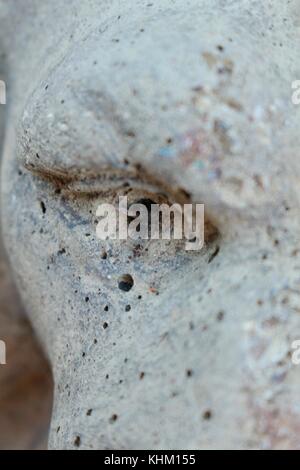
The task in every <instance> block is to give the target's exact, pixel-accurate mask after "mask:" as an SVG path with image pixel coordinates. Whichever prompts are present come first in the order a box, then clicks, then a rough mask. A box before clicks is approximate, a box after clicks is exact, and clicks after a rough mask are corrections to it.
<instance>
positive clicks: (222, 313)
mask: <svg viewBox="0 0 300 470" xmlns="http://www.w3.org/2000/svg"><path fill="white" fill-rule="evenodd" d="M223 319H224V312H223V311H222V310H221V311H220V312H219V313H218V315H217V320H218V321H222V320H223Z"/></svg>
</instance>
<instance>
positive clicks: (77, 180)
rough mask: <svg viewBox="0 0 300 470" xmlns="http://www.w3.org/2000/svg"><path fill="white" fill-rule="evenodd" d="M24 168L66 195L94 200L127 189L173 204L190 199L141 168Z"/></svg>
mask: <svg viewBox="0 0 300 470" xmlns="http://www.w3.org/2000/svg"><path fill="white" fill-rule="evenodd" d="M24 166H25V168H26V169H27V170H28V171H30V172H31V173H32V174H34V175H36V176H37V177H40V178H43V179H45V180H47V181H48V182H50V183H52V184H53V186H55V187H56V188H59V189H60V190H61V191H62V192H63V193H64V194H65V195H73V196H77V197H85V196H90V197H92V196H95V197H96V196H97V195H101V194H104V193H107V192H117V191H118V190H121V189H124V187H126V186H128V187H129V188H132V189H138V190H139V191H144V192H152V193H154V194H159V193H160V194H163V195H165V196H166V197H167V198H168V199H169V200H170V201H173V202H178V203H185V202H187V201H188V200H189V195H188V194H187V193H186V192H185V191H184V190H182V189H178V188H172V187H170V186H169V185H168V184H167V183H166V182H165V181H160V180H158V179H157V178H154V177H153V176H152V175H150V174H149V173H147V172H146V171H145V170H144V169H143V168H142V167H141V166H140V165H137V166H134V165H133V166H129V165H126V166H124V168H113V167H111V166H110V167H102V168H101V169H99V170H98V171H96V170H94V171H86V170H78V169H76V170H62V169H53V168H51V169H50V168H48V167H47V168H46V167H45V166H42V165H40V164H39V165H32V164H29V165H28V164H25V165H24Z"/></svg>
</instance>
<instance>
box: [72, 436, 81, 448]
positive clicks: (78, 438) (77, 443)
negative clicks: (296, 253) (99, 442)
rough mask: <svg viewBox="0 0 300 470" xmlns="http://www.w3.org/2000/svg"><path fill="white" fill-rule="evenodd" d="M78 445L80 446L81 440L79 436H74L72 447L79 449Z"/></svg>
mask: <svg viewBox="0 0 300 470" xmlns="http://www.w3.org/2000/svg"><path fill="white" fill-rule="evenodd" d="M80 444H81V439H80V437H79V436H76V438H75V441H74V446H75V447H80Z"/></svg>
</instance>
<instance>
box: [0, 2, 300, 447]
mask: <svg viewBox="0 0 300 470" xmlns="http://www.w3.org/2000/svg"><path fill="white" fill-rule="evenodd" d="M12 3H13V2H12ZM15 3H16V4H17V5H18V9H17V10H14V15H13V19H14V20H13V22H16V24H13V22H9V21H5V23H4V24H7V25H8V30H7V31H6V30H5V29H4V33H5V34H4V38H3V43H4V48H5V51H6V54H7V69H8V73H9V77H10V78H9V80H10V81H9V83H10V94H11V95H10V96H11V100H10V104H9V119H10V126H9V128H8V129H7V132H6V143H5V149H4V165H3V175H2V207H3V220H4V221H5V223H4V226H3V229H4V236H5V241H6V246H7V249H8V251H9V254H10V259H11V263H12V266H13V269H14V273H15V278H16V280H17V282H18V286H19V290H20V293H21V295H22V299H23V302H24V305H26V308H27V311H28V315H29V317H30V318H31V321H32V322H33V324H34V327H35V329H36V331H37V332H38V335H39V338H40V339H41V341H42V343H43V345H44V347H45V349H46V351H47V353H48V355H49V357H50V360H51V363H52V366H53V369H54V378H55V404H54V412H53V419H52V426H51V437H50V447H51V448H82V449H85V448H87V449H91V448H107V447H108V448H170V449H174V448H274V449H275V448H299V439H298V436H299V430H300V429H299V428H300V425H299V418H300V416H299V414H300V413H299V398H298V396H299V393H298V388H299V385H300V369H299V368H297V367H295V366H293V365H292V363H291V358H290V356H291V343H292V341H293V340H294V339H298V337H299V334H300V325H299V295H300V291H299V282H300V277H299V266H300V265H299V256H300V251H299V237H298V233H299V232H298V230H299V213H298V206H299V184H298V182H299V165H300V160H299V158H297V157H298V155H299V148H300V147H299V145H300V132H299V130H300V127H299V123H300V120H299V118H300V111H299V107H298V108H297V107H295V106H293V105H292V103H291V83H292V81H293V80H296V79H297V78H299V73H300V59H299V29H300V6H299V2H298V1H296V0H293V1H291V2H289V3H283V2H281V1H280V0H273V1H269V2H267V3H266V2H261V1H246V0H243V1H235V0H233V1H230V2H227V1H226V2H225V1H223V0H213V1H210V2H207V1H196V0H191V1H189V2H186V1H182V0H176V1H172V2H171V1H170V0H162V1H160V2H156V1H154V2H151V3H150V2H145V1H138V0H135V1H132V2H128V3H126V4H122V5H121V4H120V3H119V2H114V1H113V2H111V1H110V2H106V1H89V2H87V1H81V2H79V1H75V0H73V1H70V2H68V7H67V8H66V4H65V2H63V1H59V0H55V1H51V2H43V4H41V2H37V1H28V2H26V5H25V4H24V2H21V1H17V0H16V1H15ZM2 4H3V2H2ZM3 8H4V9H2V15H3V16H4V15H5V14H6V15H7V18H11V11H10V8H8V7H7V5H6V7H5V2H4V4H3ZM5 8H6V9H7V11H6V13H5ZM49 24H51V28H49ZM9 25H10V26H11V28H12V30H11V32H10V31H9ZM16 29H17V30H18V34H17V35H16V34H15V33H14V31H15V30H16ZM1 33H2V34H3V32H2V31H1ZM24 44H26V49H25V50H24ZM124 184H126V186H124ZM129 190H130V191H131V192H130V197H131V198H132V200H136V199H139V198H140V197H141V195H143V194H147V195H149V193H150V194H151V198H152V199H155V198H156V197H157V196H156V195H157V193H161V192H162V191H163V192H164V193H165V194H166V196H167V197H168V198H169V199H170V200H174V199H175V200H181V199H182V196H183V194H186V192H188V193H189V195H190V198H191V199H192V200H193V201H194V202H204V203H205V205H206V214H207V217H208V219H209V220H210V221H211V223H212V224H214V226H215V227H217V229H218V231H219V236H218V237H217V238H216V237H213V238H208V239H207V244H206V247H205V250H203V251H201V252H200V253H186V252H184V250H183V249H182V246H181V245H180V244H178V243H170V244H165V243H156V242H152V243H149V244H148V245H147V246H143V244H142V246H141V247H137V246H134V244H132V243H129V242H126V243H125V242H122V243H117V242H114V243H112V242H107V243H100V242H99V241H97V240H96V237H95V211H96V208H97V206H98V204H99V203H100V202H103V201H105V202H107V201H115V200H117V197H118V196H119V195H121V194H124V193H125V192H128V191H129ZM104 252H105V253H106V254H107V257H105V259H103V253H104ZM215 255H216V256H215ZM126 273H129V274H131V275H132V276H133V279H134V286H133V288H132V289H131V290H130V292H128V293H124V292H122V291H120V290H119V289H118V278H119V276H120V275H121V274H126ZM129 306H130V310H129Z"/></svg>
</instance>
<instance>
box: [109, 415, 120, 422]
mask: <svg viewBox="0 0 300 470" xmlns="http://www.w3.org/2000/svg"><path fill="white" fill-rule="evenodd" d="M117 419H118V415H116V414H113V415H112V416H111V417H110V420H109V421H110V423H115V422H116V421H117Z"/></svg>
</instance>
